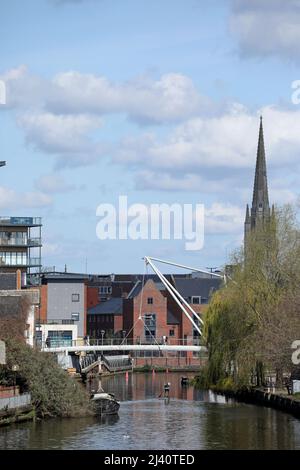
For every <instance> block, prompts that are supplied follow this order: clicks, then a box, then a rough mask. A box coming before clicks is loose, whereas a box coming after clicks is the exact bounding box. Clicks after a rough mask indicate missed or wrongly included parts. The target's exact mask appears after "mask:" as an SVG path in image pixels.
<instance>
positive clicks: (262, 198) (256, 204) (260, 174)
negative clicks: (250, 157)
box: [244, 116, 270, 246]
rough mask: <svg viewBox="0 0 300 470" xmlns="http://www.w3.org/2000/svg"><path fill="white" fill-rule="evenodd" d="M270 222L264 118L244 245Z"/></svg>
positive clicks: (260, 130)
mask: <svg viewBox="0 0 300 470" xmlns="http://www.w3.org/2000/svg"><path fill="white" fill-rule="evenodd" d="M267 220H270V205H269V194H268V182H267V165H266V155H265V144H264V131H263V123H262V116H261V117H260V126H259V137H258V146H257V155H256V167H255V178H254V187H253V198H252V207H251V213H250V214H249V207H248V205H247V208H246V217H245V235H244V236H245V238H244V245H245V246H246V242H247V236H248V234H249V233H250V231H252V230H254V229H255V227H257V226H258V225H259V224H260V223H264V222H266V221H267Z"/></svg>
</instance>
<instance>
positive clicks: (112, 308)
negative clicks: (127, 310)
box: [88, 297, 123, 315]
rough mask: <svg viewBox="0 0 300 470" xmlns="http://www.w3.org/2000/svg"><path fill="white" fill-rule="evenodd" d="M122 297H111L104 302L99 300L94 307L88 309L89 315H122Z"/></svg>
mask: <svg viewBox="0 0 300 470" xmlns="http://www.w3.org/2000/svg"><path fill="white" fill-rule="evenodd" d="M122 313H123V299H122V298H120V297H112V298H111V299H109V300H107V301H106V302H100V303H99V304H98V305H96V306H95V307H91V308H89V309H88V314H89V315H122Z"/></svg>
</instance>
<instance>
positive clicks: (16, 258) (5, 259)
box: [0, 251, 27, 266]
mask: <svg viewBox="0 0 300 470" xmlns="http://www.w3.org/2000/svg"><path fill="white" fill-rule="evenodd" d="M1 264H5V265H6V266H16V265H17V266H24V265H26V264H27V253H26V252H24V253H23V252H15V251H8V252H6V251H1V252H0V265H1Z"/></svg>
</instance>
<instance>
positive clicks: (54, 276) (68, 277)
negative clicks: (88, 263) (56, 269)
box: [42, 273, 90, 282]
mask: <svg viewBox="0 0 300 470" xmlns="http://www.w3.org/2000/svg"><path fill="white" fill-rule="evenodd" d="M42 279H43V281H44V282H45V281H46V282H51V281H54V282H57V281H61V282H63V281H68V282H70V281H79V282H80V281H85V280H89V279H90V276H89V275H88V274H78V273H46V274H43V276H42Z"/></svg>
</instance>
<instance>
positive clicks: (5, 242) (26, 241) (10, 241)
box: [0, 237, 42, 247]
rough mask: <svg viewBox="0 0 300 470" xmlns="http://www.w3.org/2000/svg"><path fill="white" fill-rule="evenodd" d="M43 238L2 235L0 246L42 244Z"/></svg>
mask: <svg viewBox="0 0 300 470" xmlns="http://www.w3.org/2000/svg"><path fill="white" fill-rule="evenodd" d="M41 245H42V241H41V238H38V237H36V238H15V237H13V238H3V237H0V246H32V247H33V246H41Z"/></svg>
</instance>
